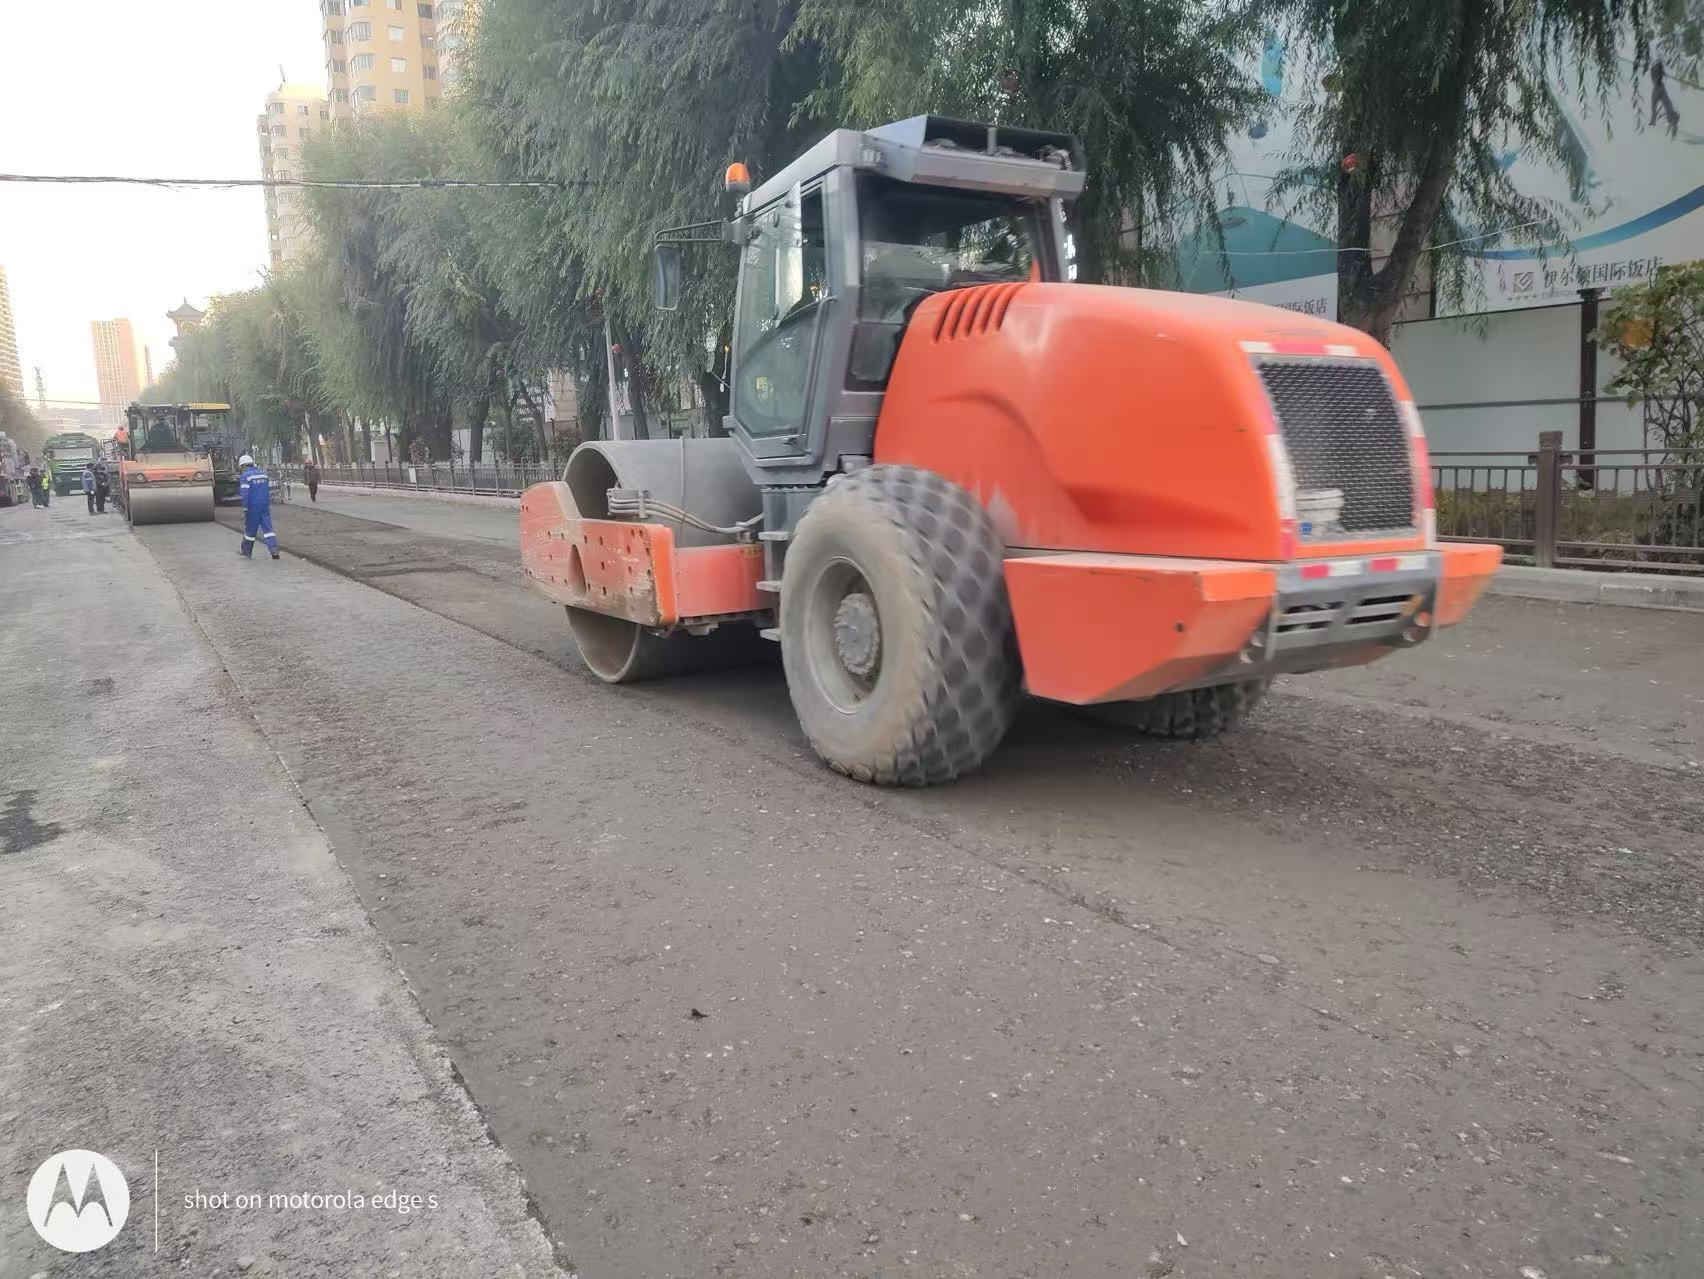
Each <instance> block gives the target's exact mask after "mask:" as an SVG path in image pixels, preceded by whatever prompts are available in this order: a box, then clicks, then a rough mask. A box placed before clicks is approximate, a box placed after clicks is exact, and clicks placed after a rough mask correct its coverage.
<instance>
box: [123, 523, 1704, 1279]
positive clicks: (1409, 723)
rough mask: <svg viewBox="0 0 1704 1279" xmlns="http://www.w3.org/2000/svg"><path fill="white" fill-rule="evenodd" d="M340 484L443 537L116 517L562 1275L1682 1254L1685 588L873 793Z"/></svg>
mask: <svg viewBox="0 0 1704 1279" xmlns="http://www.w3.org/2000/svg"><path fill="white" fill-rule="evenodd" d="M370 501H371V502H374V503H384V502H386V501H390V502H391V503H392V504H393V509H394V510H395V514H394V517H393V518H394V519H395V520H404V519H406V520H407V521H408V522H412V523H415V524H427V525H434V526H436V527H438V528H440V529H441V530H442V532H440V533H437V534H434V533H429V532H426V531H425V530H423V529H421V528H414V529H408V528H403V527H400V526H397V525H396V524H394V523H393V524H392V525H390V526H386V525H384V524H378V523H374V522H371V521H369V520H361V519H356V518H353V517H351V516H350V515H348V514H338V513H334V512H331V511H329V510H307V509H304V508H303V507H302V504H300V503H297V504H295V505H294V506H293V507H291V508H287V509H284V510H282V511H280V513H279V519H278V524H279V528H280V535H281V539H282V541H283V543H284V545H285V548H286V550H287V551H290V552H294V553H298V554H304V555H308V556H311V557H313V558H314V559H315V560H317V561H319V562H321V563H324V564H327V565H330V566H333V567H334V568H336V569H337V571H338V572H339V573H341V574H343V576H342V577H339V576H336V575H334V574H330V573H323V572H319V571H317V570H315V569H312V568H309V567H308V566H305V565H302V564H300V563H299V562H290V563H288V565H287V567H280V566H277V565H272V564H269V563H253V564H248V563H243V562H241V561H239V560H238V559H237V557H235V556H234V555H231V554H230V549H231V540H230V535H229V534H228V533H226V534H223V535H221V534H219V533H218V532H216V531H214V530H209V529H207V528H206V527H205V526H203V527H199V528H192V527H159V528H151V529H147V530H144V533H143V537H144V540H145V541H146V544H147V545H148V547H149V548H150V550H152V551H153V552H154V554H155V555H156V557H157V558H158V559H159V561H160V562H161V564H162V565H163V566H164V567H165V569H166V570H167V572H168V573H169V574H170V575H171V576H172V578H173V580H174V581H175V582H176V583H177V584H178V585H179V587H180V589H181V590H182V591H183V592H184V594H185V596H186V598H187V599H188V601H189V603H190V605H191V607H192V608H193V610H194V611H195V613H196V616H197V618H198V619H199V620H200V622H201V624H202V625H203V627H204V628H205V629H206V631H207V633H208V635H209V636H210V638H211V639H212V641H213V643H214V644H215V646H216V647H217V648H218V649H219V651H220V653H221V654H222V656H223V657H224V659H225V662H226V664H227V666H228V667H229V669H230V672H231V674H232V677H233V678H234V679H235V681H236V683H237V685H238V687H239V688H240V689H241V690H242V692H243V694H244V696H245V697H246V698H247V699H248V700H249V702H250V703H251V704H252V705H253V706H254V708H255V713H256V715H257V718H258V719H259V721H260V723H261V725H262V727H263V728H264V729H265V730H266V731H267V733H268V735H269V737H270V738H271V740H272V741H273V742H274V744H275V745H276V746H277V747H278V748H279V750H280V751H281V753H282V754H283V757H284V758H285V760H286V761H287V762H288V763H289V764H290V767H291V770H292V772H293V773H294V774H295V776H296V777H297V778H298V779H299V780H300V782H301V784H302V786H303V789H304V791H305V793H306V795H307V797H308V799H309V802H310V804H311V805H312V807H313V810H314V813H315V815H316V816H317V817H319V818H320V820H321V822H322V823H323V824H324V825H325V827H326V829H327V831H328V833H329V834H330V835H331V837H332V842H333V844H334V846H335V847H336V848H337V850H338V853H339V856H340V857H341V858H342V859H343V861H344V864H345V865H346V867H348V869H349V870H350V873H351V875H352V876H353V878H354V879H355V882H356V885H357V887H358V889H359V891H360V892H361V895H362V899H363V901H364V902H365V903H366V904H367V906H368V909H369V910H370V911H371V912H372V913H373V917H374V920H375V922H376V923H377V924H378V926H379V928H380V930H381V932H383V933H384V935H385V936H386V937H387V938H388V939H389V940H390V942H391V944H392V947H393V950H394V953H395V954H396V956H397V958H398V960H399V962H400V963H401V964H402V966H403V968H404V971H405V972H406V973H407V974H408V976H409V978H410V980H411V982H412V983H413V985H414V986H415V988H416V990H417V991H418V992H419V993H420V997H421V999H422V1001H423V1003H424V1004H425V1006H426V1008H427V1010H428V1013H429V1015H430V1017H431V1019H432V1021H433V1024H434V1026H435V1028H436V1029H437V1031H438V1032H439V1033H440V1035H442V1036H443V1037H444V1039H445V1040H446V1042H447V1043H448V1045H449V1047H450V1051H451V1054H452V1056H453V1057H454V1059H455V1061H456V1064H457V1066H458V1068H459V1069H460V1071H461V1073H462V1075H463V1077H464V1078H465V1079H466V1080H467V1081H468V1084H469V1086H470V1088H471V1090H472V1092H473V1095H474V1097H475V1099H476V1100H477V1101H478V1102H479V1104H480V1105H481V1106H482V1107H483V1109H484V1111H485V1114H486V1116H487V1118H488V1120H489V1122H490V1123H491V1124H492V1126H493V1129H494V1131H495V1132H496V1133H497V1134H498V1135H499V1137H500V1138H501V1140H502V1141H503V1143H504V1145H505V1146H506V1148H507V1149H508V1150H509V1151H510V1152H511V1154H512V1155H513V1156H514V1158H515V1159H516V1161H517V1162H518V1164H519V1165H520V1167H521V1169H522V1171H523V1173H524V1174H525V1176H526V1179H527V1183H528V1186H529V1188H530V1190H531V1191H532V1193H533V1195H534V1196H535V1197H536V1199H537V1201H538V1202H539V1204H540V1206H541V1208H542V1210H543V1213H544V1219H545V1221H546V1224H547V1226H548V1228H549V1229H550V1232H551V1235H552V1238H553V1241H554V1242H555V1244H556V1246H557V1248H558V1250H559V1252H560V1253H561V1254H562V1255H564V1256H568V1257H572V1258H573V1259H574V1262H575V1263H576V1264H577V1266H578V1267H579V1269H580V1271H581V1272H582V1273H584V1274H587V1275H619V1276H627V1275H657V1276H664V1275H679V1276H686V1275H704V1274H727V1275H791V1274H877V1273H882V1274H886V1273H890V1272H898V1271H899V1270H900V1269H901V1268H904V1267H914V1268H915V1269H916V1272H917V1273H922V1274H934V1275H952V1276H959V1275H1036V1276H1052V1275H1062V1274H1083V1275H1121V1276H1122V1275H1150V1276H1159V1275H1164V1274H1179V1275H1185V1274H1195V1275H1221V1274H1249V1275H1263V1276H1264V1275H1272V1274H1306V1275H1351V1276H1359V1275H1363V1274H1372V1275H1379V1274H1387V1273H1388V1274H1393V1275H1409V1274H1423V1275H1441V1274H1445V1273H1450V1274H1483V1275H1512V1274H1515V1273H1517V1271H1518V1270H1519V1268H1520V1267H1522V1266H1533V1267H1538V1268H1540V1269H1541V1270H1543V1271H1544V1272H1545V1273H1546V1274H1548V1275H1550V1276H1562V1275H1574V1274H1603V1273H1640V1274H1656V1275H1677V1276H1678V1275H1692V1274H1694V1273H1696V1265H1695V1261H1696V1258H1697V1257H1698V1256H1699V1255H1701V1254H1704V1221H1701V1220H1700V1205H1701V1204H1704V1173H1701V1171H1700V1162H1699V1159H1700V1155H1701V1153H1704V1150H1701V1144H1704V1143H1701V1142H1700V1137H1699V1133H1700V1127H1699V1121H1700V1108H1699V1102H1700V1091H1699V1083H1700V1063H1701V1061H1704V1055H1701V1049H1704V1044H1701V1042H1700V1038H1701V1033H1700V1029H1699V1028H1700V1025H1701V1017H1700V1014H1701V1013H1704V1008H1701V1007H1700V1005H1701V1004H1704V983H1701V982H1700V980H1699V979H1700V976H1701V968H1704V965H1701V964H1700V962H1699V959H1698V957H1697V950H1696V947H1697V942H1698V940H1699V938H1700V936H1701V935H1704V926H1701V923H1700V906H1699V894H1698V892H1697V890H1696V882H1697V877H1698V870H1699V861H1700V858H1701V856H1704V854H1701V851H1700V850H1701V846H1704V838H1701V835H1704V803H1701V800H1700V795H1699V792H1700V785H1699V775H1698V771H1697V768H1696V766H1695V765H1694V764H1693V762H1692V761H1694V760H1697V759H1698V758H1699V752H1698V751H1697V746H1698V733H1699V728H1698V717H1697V715H1696V712H1695V710H1694V709H1693V708H1695V707H1696V706H1697V705H1698V704H1699V698H1700V696H1701V694H1704V669H1701V665H1700V664H1699V663H1698V662H1697V661H1696V654H1697V652H1698V651H1699V641H1700V639H1701V638H1704V622H1701V621H1700V619H1695V618H1690V617H1685V616H1682V615H1667V614H1653V613H1637V614H1634V613H1627V612H1622V611H1620V610H1610V609H1603V610H1597V609H1583V608H1577V607H1568V606H1552V605H1545V604H1539V603H1532V602H1527V601H1511V600H1493V601H1489V602H1488V604H1487V605H1486V606H1484V607H1483V608H1482V610H1481V612H1480V614H1479V615H1478V616H1477V617H1476V619H1475V620H1474V621H1473V622H1470V623H1469V624H1468V625H1467V626H1465V627H1463V628H1460V629H1459V630H1458V631H1457V632H1455V633H1452V634H1451V635H1450V636H1447V637H1445V638H1444V639H1442V640H1440V641H1438V642H1437V643H1435V644H1434V645H1432V646H1428V648H1426V649H1422V650H1420V651H1419V652H1417V653H1414V654H1409V655H1406V656H1405V657H1403V658H1399V659H1396V660H1394V661H1393V662H1391V663H1389V664H1387V665H1386V666H1385V667H1382V668H1374V669H1371V670H1367V671H1360V672H1354V673H1341V674H1339V675H1333V676H1329V677H1316V678H1315V679H1313V680H1298V681H1290V682H1288V683H1287V684H1286V685H1284V686H1281V688H1280V689H1279V690H1278V691H1277V693H1276V694H1275V695H1274V696H1273V697H1272V698H1271V699H1270V702H1269V705H1268V706H1267V707H1266V708H1264V710H1263V712H1262V713H1261V714H1260V715H1259V716H1257V718H1256V719H1255V720H1254V721H1253V722H1252V723H1251V724H1250V725H1249V726H1248V727H1247V729H1246V730H1245V731H1243V732H1241V733H1239V734H1238V735H1237V736H1235V737H1234V738H1230V739H1227V740H1225V741H1223V742H1220V743H1215V744H1210V745H1207V746H1197V747H1191V746H1154V745H1151V744H1147V743H1133V742H1129V741H1127V740H1125V739H1123V738H1121V737H1119V736H1117V735H1116V734H1114V733H1111V732H1109V731H1107V730H1104V729H1101V728H1099V727H1096V726H1092V725H1088V724H1085V723H1083V722H1081V721H1079V720H1078V719H1076V718H1075V717H1073V716H1071V715H1069V714H1068V713H1065V712H1063V711H1060V710H1058V709H1055V708H1048V707H1041V706H1037V707H1033V708H1032V709H1031V710H1030V711H1029V712H1028V713H1027V714H1026V715H1025V716H1024V717H1023V719H1022V720H1021V721H1020V723H1019V725H1018V727H1017V729H1016V730H1015V731H1014V733H1013V735H1012V737H1011V738H1010V739H1009V741H1008V744H1007V746H1006V748H1005V749H1004V750H1002V751H1001V752H1000V754H999V755H998V756H997V758H996V759H995V761H994V763H993V766H992V767H991V768H989V769H988V770H986V771H985V772H984V773H982V774H980V775H978V776H977V777H975V778H973V779H970V780H969V781H968V782H966V783H965V784H962V785H959V786H955V787H950V788H943V789H940V790H934V791H928V792H884V791H876V790H872V789H869V788H864V787H859V786H855V785H852V784H849V783H846V782H845V781H843V780H841V779H838V778H836V777H834V776H833V775H832V774H829V773H827V772H826V771H825V770H824V769H823V768H822V767H821V766H820V765H818V764H817V763H816V761H815V760H814V758H812V757H811V756H810V755H809V753H808V751H807V750H806V748H805V746H804V743H803V741H802V739H801V737H800V735H799V733H798V731H797V728H796V726H794V725H793V724H792V721H791V716H790V711H789V708H788V705H787V701H786V695H785V690H784V689H783V688H782V687H781V684H780V679H779V675H778V673H777V672H776V671H775V670H774V669H773V668H772V667H759V668H754V669H748V670H744V671H737V672H729V673H725V674H723V675H721V676H716V677H710V676H704V677H693V678H687V679H681V680H676V681H671V682H668V683H663V684H657V685H651V686H642V687H636V688H628V689H608V688H604V687H602V686H600V685H597V684H595V683H594V682H593V681H591V680H590V679H589V677H587V676H585V675H584V674H583V673H581V672H579V671H578V670H577V669H576V667H575V662H574V658H573V655H572V651H571V645H570V643H569V640H568V637H567V634H566V629H565V627H564V626H563V625H562V624H561V619H560V613H559V611H558V610H557V609H555V608H554V607H552V606H551V605H549V604H547V603H545V602H543V601H542V600H538V599H536V598H534V597H531V596H529V595H528V594H526V593H525V592H524V591H522V590H521V589H519V571H518V567H517V566H516V564H515V561H514V557H513V554H512V553H511V552H509V551H508V550H507V549H506V548H504V547H502V546H501V545H499V544H497V543H495V542H493V541H492V540H490V539H482V538H480V537H478V536H471V537H464V536H459V535H457V528H456V524H455V521H456V520H457V519H459V518H460V517H459V516H458V515H457V514H456V513H455V508H451V507H445V508H442V510H441V511H438V510H435V511H433V512H431V513H421V512H419V511H417V510H412V509H404V508H417V507H421V506H425V505H426V504H425V503H410V502H408V501H407V499H370ZM376 509H377V510H382V509H383V508H382V507H378V508H374V507H369V508H368V513H373V511H374V510H376ZM435 522H436V523H435ZM374 587H376V588H378V589H376V590H375V589H370V588H374ZM416 604H417V605H419V606H420V607H412V606H411V605H416ZM541 659H542V660H541ZM1386 672H1388V676H1386V675H1385V674H1384V673H1386ZM1563 677H1565V678H1563ZM1653 679H1654V680H1657V681H1659V684H1658V685H1655V686H1653V685H1652V684H1651V683H1650V681H1651V680H1653ZM1381 680H1382V681H1383V682H1381ZM1653 687H1656V688H1657V689H1658V692H1656V693H1651V692H1649V691H1647V690H1649V689H1651V688H1653ZM1392 699H1394V700H1392ZM1582 724H1584V725H1586V726H1588V727H1592V726H1595V730H1596V731H1595V735H1593V733H1591V732H1582V731H1581V726H1582ZM1564 742H1566V743H1569V745H1563V744H1562V743H1564Z"/></svg>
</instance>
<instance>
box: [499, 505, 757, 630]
mask: <svg viewBox="0 0 1704 1279" xmlns="http://www.w3.org/2000/svg"><path fill="white" fill-rule="evenodd" d="M521 564H522V567H523V568H524V569H525V571H526V575H527V583H528V585H530V586H531V587H532V588H533V589H534V590H536V591H538V592H539V593H540V594H541V595H544V596H545V597H546V598H548V599H552V600H554V601H556V602H557V603H558V604H563V605H566V606H567V607H569V608H581V609H588V610H590V611H591V612H594V613H603V614H606V615H608V616H611V617H619V618H624V619H626V620H627V621H630V622H637V623H638V624H639V625H641V626H647V627H653V628H656V629H658V630H670V629H673V628H675V627H679V626H696V625H709V624H710V623H712V622H719V621H726V620H730V619H732V618H735V617H746V616H752V615H755V614H759V613H764V612H766V611H768V610H769V609H770V608H771V607H772V604H771V601H770V600H769V599H768V598H767V597H766V596H765V595H764V594H763V593H762V592H761V591H759V590H758V586H757V584H758V582H759V581H760V580H761V579H762V577H763V548H762V547H760V546H756V545H750V544H743V543H740V544H728V545H724V546H680V545H678V544H677V542H676V536H675V529H674V528H673V527H672V526H671V525H668V524H656V523H647V522H640V521H637V520H590V519H584V518H582V517H581V516H580V515H579V514H578V513H577V511H576V508H575V505H574V500H573V497H572V495H571V494H570V492H569V489H568V486H567V485H566V484H564V483H561V482H560V481H556V482H552V483H548V484H535V485H533V486H532V487H531V488H529V489H527V490H526V491H525V492H524V493H523V494H521Z"/></svg>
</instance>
